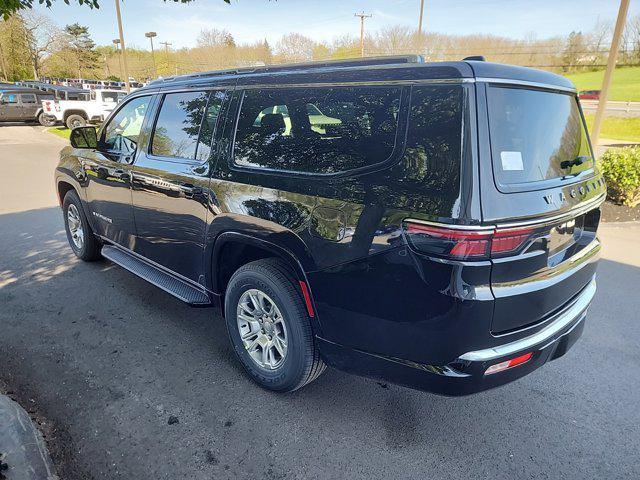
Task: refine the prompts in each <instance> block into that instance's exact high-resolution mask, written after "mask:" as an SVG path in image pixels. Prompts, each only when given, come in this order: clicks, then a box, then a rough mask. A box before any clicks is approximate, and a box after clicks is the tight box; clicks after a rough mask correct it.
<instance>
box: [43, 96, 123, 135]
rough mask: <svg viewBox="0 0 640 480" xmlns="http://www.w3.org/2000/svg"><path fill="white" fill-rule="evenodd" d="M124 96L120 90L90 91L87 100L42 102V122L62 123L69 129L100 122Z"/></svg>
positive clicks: (50, 123)
mask: <svg viewBox="0 0 640 480" xmlns="http://www.w3.org/2000/svg"><path fill="white" fill-rule="evenodd" d="M125 95H126V92H124V91H122V90H91V93H90V99H89V100H43V101H42V110H43V112H44V113H45V117H44V120H45V121H46V122H47V123H49V125H55V124H57V123H58V122H62V123H64V124H65V125H66V126H67V127H68V128H70V129H71V128H75V127H84V126H85V125H86V124H87V123H92V122H102V121H103V120H104V119H105V118H106V117H107V115H109V113H110V112H111V110H113V109H114V108H115V106H116V105H117V104H118V102H119V101H120V100H122V98H124V96H125Z"/></svg>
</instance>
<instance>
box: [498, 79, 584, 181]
mask: <svg viewBox="0 0 640 480" xmlns="http://www.w3.org/2000/svg"><path fill="white" fill-rule="evenodd" d="M487 91H488V93H487V95H488V99H487V100H488V109H489V127H490V134H491V151H492V154H493V170H494V174H495V177H496V181H497V183H498V187H506V190H510V189H517V190H522V189H524V190H527V189H536V188H540V187H546V186H547V185H541V184H540V183H539V182H542V181H553V180H555V181H559V182H562V181H565V180H566V181H567V182H569V181H571V179H572V178H575V176H576V175H577V174H579V173H580V172H583V171H585V170H588V169H590V168H592V167H593V159H592V157H591V152H590V149H589V141H588V138H587V133H586V131H585V128H584V123H583V121H582V116H581V115H580V110H579V109H578V102H577V100H576V98H575V96H574V95H571V94H563V93H557V92H547V91H541V90H530V89H524V88H512V87H503V86H501V87H498V86H490V87H489V88H488V90H487ZM510 187H511V188H510ZM504 189H505V188H503V190H504Z"/></svg>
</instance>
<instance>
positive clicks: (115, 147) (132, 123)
mask: <svg viewBox="0 0 640 480" xmlns="http://www.w3.org/2000/svg"><path fill="white" fill-rule="evenodd" d="M150 98H151V97H138V98H134V99H133V100H131V101H129V102H127V103H126V104H125V105H124V106H123V107H122V108H121V109H120V110H118V112H117V113H116V114H115V115H114V117H113V118H112V119H111V120H110V121H109V123H108V124H107V125H106V126H105V127H104V134H103V135H104V136H103V144H104V146H105V148H106V149H107V150H110V151H116V152H121V153H123V154H131V153H133V152H134V151H135V149H136V147H137V145H138V137H139V136H140V131H141V130H142V122H143V121H144V116H145V114H146V112H147V108H148V107H149V100H150Z"/></svg>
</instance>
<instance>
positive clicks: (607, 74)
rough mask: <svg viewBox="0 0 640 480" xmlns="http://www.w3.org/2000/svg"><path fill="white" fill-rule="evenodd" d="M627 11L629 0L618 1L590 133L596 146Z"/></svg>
mask: <svg viewBox="0 0 640 480" xmlns="http://www.w3.org/2000/svg"><path fill="white" fill-rule="evenodd" d="M628 11H629V0H620V9H619V10H618V19H617V20H616V27H615V29H614V30H613V38H612V39H611V48H610V49H609V58H608V59H607V69H606V70H605V71H604V78H603V79H602V88H601V90H600V100H599V101H598V110H596V118H595V119H594V121H593V130H592V131H591V143H592V144H593V145H594V146H596V145H598V138H599V137H600V129H601V127H602V120H603V119H604V114H605V111H606V109H607V96H608V95H609V86H610V85H611V77H612V76H613V70H614V69H615V68H616V57H617V56H618V50H619V49H620V37H621V36H622V31H623V30H624V24H625V22H626V20H627V12H628Z"/></svg>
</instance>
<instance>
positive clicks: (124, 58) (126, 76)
mask: <svg viewBox="0 0 640 480" xmlns="http://www.w3.org/2000/svg"><path fill="white" fill-rule="evenodd" d="M116 17H118V32H119V33H120V51H121V52H122V64H123V65H124V86H125V88H126V90H127V93H129V92H131V85H129V67H128V66H127V50H126V48H125V47H124V33H122V17H121V16H120V0H116Z"/></svg>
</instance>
